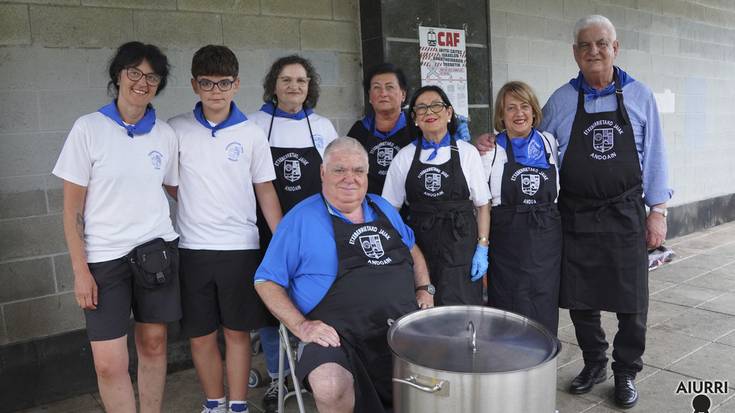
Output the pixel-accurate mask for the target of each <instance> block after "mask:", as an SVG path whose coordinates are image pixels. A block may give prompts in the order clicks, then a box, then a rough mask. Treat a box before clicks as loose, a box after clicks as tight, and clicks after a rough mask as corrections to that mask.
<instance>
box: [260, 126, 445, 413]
mask: <svg viewBox="0 0 735 413" xmlns="http://www.w3.org/2000/svg"><path fill="white" fill-rule="evenodd" d="M320 173H321V179H322V188H321V193H319V194H316V195H313V196H311V197H309V198H307V199H305V200H304V201H302V202H301V203H299V204H298V205H296V206H295V207H294V208H293V209H292V210H291V212H290V213H289V214H288V215H286V217H285V218H284V219H283V221H281V223H280V225H279V226H278V228H277V230H276V233H275V234H274V235H273V239H272V240H271V243H270V246H269V247H268V250H267V252H266V254H265V257H264V259H263V262H262V263H261V265H260V267H259V268H258V271H257V273H256V276H255V288H256V290H257V291H258V294H260V296H261V298H262V299H263V301H264V302H265V303H266V305H267V306H268V308H269V309H270V310H271V311H272V312H273V314H275V315H276V317H278V319H279V320H281V322H283V323H284V324H285V325H286V327H288V329H289V330H290V331H291V332H293V333H294V334H295V335H296V336H297V337H298V338H299V339H300V340H301V341H302V342H303V343H305V346H304V348H303V351H302V352H301V355H300V358H299V360H298V363H297V366H296V373H297V376H298V377H299V380H301V381H303V382H304V383H305V384H306V385H307V386H308V387H310V388H311V390H312V391H313V393H314V399H315V400H316V404H317V408H318V409H319V411H320V412H322V413H324V412H352V411H353V410H354V411H355V412H361V411H364V412H371V413H372V412H382V411H385V409H390V404H391V354H390V351H389V349H388V344H387V339H386V332H387V328H388V325H387V321H388V319H391V318H392V319H395V318H398V317H400V316H402V315H404V314H406V313H409V312H411V311H414V310H416V309H418V308H425V307H431V306H433V298H432V296H431V295H430V294H429V293H428V292H427V291H426V290H425V289H422V288H420V287H422V286H425V285H428V284H429V274H428V272H427V268H426V263H425V261H424V257H423V255H422V253H421V251H420V250H419V249H418V247H417V246H416V245H415V241H414V235H413V231H411V229H410V228H409V227H408V226H406V225H405V224H404V223H403V221H402V220H401V218H400V216H399V215H398V211H396V210H395V208H393V207H392V206H391V205H390V204H389V203H388V202H386V201H385V200H384V199H383V198H381V197H379V196H377V195H373V194H370V195H367V186H368V179H367V176H368V156H367V153H366V152H365V150H364V149H363V147H362V145H361V144H360V143H359V142H358V141H357V140H355V139H352V138H347V137H345V138H338V139H336V140H335V141H333V142H332V143H330V144H329V145H328V146H327V148H326V150H325V154H324V163H323V164H322V166H321V169H320ZM353 377H354V379H353Z"/></svg>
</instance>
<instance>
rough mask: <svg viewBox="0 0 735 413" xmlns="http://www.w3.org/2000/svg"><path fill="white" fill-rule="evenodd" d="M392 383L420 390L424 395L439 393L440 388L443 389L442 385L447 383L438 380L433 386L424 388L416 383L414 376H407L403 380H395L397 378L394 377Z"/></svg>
mask: <svg viewBox="0 0 735 413" xmlns="http://www.w3.org/2000/svg"><path fill="white" fill-rule="evenodd" d="M393 381H394V382H396V383H401V384H407V385H409V386H411V387H413V388H414V389H417V390H421V391H423V392H426V393H436V392H439V391H441V389H442V387H444V385H445V384H446V383H447V381H446V380H439V382H438V383H437V384H435V385H433V386H431V387H429V386H424V385H421V384H419V383H418V379H416V376H408V377H406V378H405V379H397V378H395V377H394V378H393Z"/></svg>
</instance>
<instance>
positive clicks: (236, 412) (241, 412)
mask: <svg viewBox="0 0 735 413" xmlns="http://www.w3.org/2000/svg"><path fill="white" fill-rule="evenodd" d="M248 411H249V410H248V404H247V403H242V404H240V403H238V404H232V405H231V406H230V408H229V409H228V410H227V413H248Z"/></svg>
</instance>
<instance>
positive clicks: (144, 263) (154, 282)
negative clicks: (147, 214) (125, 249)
mask: <svg viewBox="0 0 735 413" xmlns="http://www.w3.org/2000/svg"><path fill="white" fill-rule="evenodd" d="M127 258H128V264H129V265H130V269H131V271H133V274H134V275H135V283H136V284H138V285H140V286H142V287H145V288H159V287H163V286H164V285H166V284H168V283H169V282H171V280H172V279H173V277H176V276H177V274H175V268H177V267H178V262H177V261H178V251H176V246H175V245H173V246H169V245H167V243H166V242H165V241H164V240H163V239H162V238H156V239H153V240H151V241H148V242H146V243H145V244H142V245H139V246H137V247H135V248H134V249H133V250H132V251H131V252H130V254H128V256H127Z"/></svg>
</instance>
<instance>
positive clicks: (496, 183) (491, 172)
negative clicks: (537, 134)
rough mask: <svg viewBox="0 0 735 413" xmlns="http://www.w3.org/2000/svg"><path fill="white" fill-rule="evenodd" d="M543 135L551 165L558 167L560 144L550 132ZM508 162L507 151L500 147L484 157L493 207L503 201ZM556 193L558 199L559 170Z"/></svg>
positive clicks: (497, 146) (483, 163)
mask: <svg viewBox="0 0 735 413" xmlns="http://www.w3.org/2000/svg"><path fill="white" fill-rule="evenodd" d="M541 134H542V135H544V138H546V139H541V140H542V141H543V142H544V149H545V150H546V153H547V154H550V155H551V156H550V157H549V163H550V164H552V165H554V166H556V165H558V158H559V157H558V152H557V151H558V146H559V145H558V143H557V142H556V138H554V135H552V134H550V133H549V132H541ZM495 151H497V153H498V154H497V156H495ZM493 158H495V164H493ZM507 162H508V155H507V154H506V152H505V149H504V148H503V147H502V146H500V145H495V149H493V150H491V151H490V152H488V153H486V154H485V155H482V166H483V168H484V169H485V177H486V180H487V181H488V182H490V196H491V202H492V206H498V205H500V201H501V196H500V195H501V193H502V192H501V191H502V185H503V170H504V169H505V164H506V163H507ZM556 193H557V199H558V197H559V196H558V194H559V168H557V169H556ZM554 202H556V199H554Z"/></svg>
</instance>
